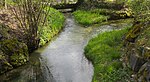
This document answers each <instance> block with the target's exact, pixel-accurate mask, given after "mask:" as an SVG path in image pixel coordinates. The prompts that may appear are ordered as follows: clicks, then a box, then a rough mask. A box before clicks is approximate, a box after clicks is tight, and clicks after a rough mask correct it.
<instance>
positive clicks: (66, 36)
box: [0, 15, 129, 82]
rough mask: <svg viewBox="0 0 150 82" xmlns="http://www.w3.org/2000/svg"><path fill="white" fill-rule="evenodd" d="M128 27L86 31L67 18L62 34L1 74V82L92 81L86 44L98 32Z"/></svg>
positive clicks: (113, 25)
mask: <svg viewBox="0 0 150 82" xmlns="http://www.w3.org/2000/svg"><path fill="white" fill-rule="evenodd" d="M128 25H129V24H127V23H119V24H117V23H113V24H108V25H102V26H96V27H94V26H92V27H88V28H85V27H82V26H81V25H78V24H77V23H75V21H74V19H73V17H72V16H71V15H67V16H66V25H65V28H64V29H63V31H62V32H61V33H60V34H59V35H58V36H57V37H56V38H54V39H53V40H52V41H51V42H50V43H48V44H47V46H45V47H43V48H40V49H38V50H36V51H35V52H34V53H32V54H31V57H30V62H29V63H28V64H27V65H24V66H21V67H18V68H16V69H14V70H12V71H9V72H7V73H5V74H3V75H1V76H0V82H91V81H92V75H93V66H92V64H91V62H89V61H88V60H87V59H86V58H85V56H84V47H85V46H86V44H87V42H88V41H89V39H90V38H92V37H94V36H96V35H97V34H99V33H102V32H104V31H111V30H114V29H120V28H121V27H123V26H128Z"/></svg>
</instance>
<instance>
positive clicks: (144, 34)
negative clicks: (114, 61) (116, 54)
mask: <svg viewBox="0 0 150 82" xmlns="http://www.w3.org/2000/svg"><path fill="white" fill-rule="evenodd" d="M136 21H137V20H136ZM124 45H125V47H124V52H125V53H124V62H125V64H126V66H128V67H130V68H131V69H132V70H133V74H132V77H133V78H134V81H136V82H149V81H150V62H149V61H150V59H149V58H150V22H149V21H146V22H135V23H134V25H133V27H132V29H131V30H130V31H129V32H128V33H127V34H126V37H125V40H124Z"/></svg>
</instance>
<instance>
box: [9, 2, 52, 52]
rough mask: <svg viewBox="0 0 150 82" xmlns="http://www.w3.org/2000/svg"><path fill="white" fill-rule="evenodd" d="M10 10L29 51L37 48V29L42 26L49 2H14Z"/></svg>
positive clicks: (47, 12)
mask: <svg viewBox="0 0 150 82" xmlns="http://www.w3.org/2000/svg"><path fill="white" fill-rule="evenodd" d="M15 3H16V4H15V6H11V10H12V12H13V14H14V15H15V17H16V18H17V20H18V21H19V24H20V27H21V28H22V29H23V30H24V32H25V34H26V36H27V38H26V40H27V41H26V42H27V45H28V48H29V50H31V51H32V50H34V49H36V48H38V45H39V36H38V28H39V27H42V26H44V24H45V22H46V21H47V17H48V14H49V11H50V7H49V6H50V1H49V0H47V1H46V0H16V1H15Z"/></svg>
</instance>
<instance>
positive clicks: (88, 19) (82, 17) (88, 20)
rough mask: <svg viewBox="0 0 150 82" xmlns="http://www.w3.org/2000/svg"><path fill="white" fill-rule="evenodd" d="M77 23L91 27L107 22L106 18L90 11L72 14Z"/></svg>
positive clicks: (79, 11)
mask: <svg viewBox="0 0 150 82" xmlns="http://www.w3.org/2000/svg"><path fill="white" fill-rule="evenodd" d="M73 15H74V17H75V19H76V20H77V22H78V23H80V24H83V25H92V24H96V23H101V22H103V21H107V19H108V18H109V17H108V16H104V15H100V14H98V13H92V12H91V11H83V10H78V11H75V12H74V13H73Z"/></svg>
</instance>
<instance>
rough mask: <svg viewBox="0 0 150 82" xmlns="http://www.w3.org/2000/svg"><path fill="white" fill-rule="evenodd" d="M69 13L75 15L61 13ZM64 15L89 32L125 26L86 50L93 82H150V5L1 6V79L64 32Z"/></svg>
mask: <svg viewBox="0 0 150 82" xmlns="http://www.w3.org/2000/svg"><path fill="white" fill-rule="evenodd" d="M72 4H73V5H72ZM65 8H66V9H67V8H71V9H72V10H71V12H68V11H65V13H63V12H62V11H61V9H65ZM66 14H70V15H71V16H73V18H74V19H75V22H76V23H77V24H79V25H80V26H82V27H84V28H85V29H86V28H91V27H92V26H95V28H96V27H100V26H103V25H114V26H115V24H116V27H117V25H118V27H119V25H121V24H122V23H126V24H127V25H126V26H123V25H121V28H118V29H117V30H112V31H107V32H103V33H99V34H98V35H97V36H95V37H93V38H92V39H91V40H90V41H89V42H88V44H87V45H86V46H85V48H84V54H85V57H86V58H87V59H88V60H89V61H91V62H92V64H93V67H94V74H93V79H92V82H149V81H150V67H149V66H150V62H149V61H150V59H149V58H150V1H149V0H78V1H77V0H75V1H73V0H62V1H61V0H58V1H55V0H1V1H0V74H1V75H3V74H4V73H7V72H8V71H10V70H13V69H16V68H17V67H20V66H22V65H25V64H28V62H30V60H29V59H30V56H31V55H30V54H31V53H32V52H34V51H35V50H37V49H38V48H40V47H43V46H44V45H46V44H47V43H48V42H50V41H51V40H52V39H53V37H54V36H56V35H59V33H60V32H62V31H63V29H64V27H65V25H66V24H65V23H66V22H65V19H66V18H67V16H66ZM49 45H51V44H49ZM0 79H1V78H0ZM73 82H74V81H73Z"/></svg>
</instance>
